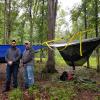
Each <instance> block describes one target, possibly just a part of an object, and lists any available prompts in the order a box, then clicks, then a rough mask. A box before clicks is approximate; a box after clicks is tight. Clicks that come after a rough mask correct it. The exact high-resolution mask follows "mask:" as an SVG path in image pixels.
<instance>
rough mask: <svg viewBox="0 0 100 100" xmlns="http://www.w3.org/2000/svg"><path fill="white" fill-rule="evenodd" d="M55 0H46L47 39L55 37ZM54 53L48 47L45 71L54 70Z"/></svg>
mask: <svg viewBox="0 0 100 100" xmlns="http://www.w3.org/2000/svg"><path fill="white" fill-rule="evenodd" d="M57 3H58V1H57V0H48V36H47V38H48V40H53V39H54V38H55V22H56V12H57ZM54 57H55V53H54V51H52V50H50V49H48V60H47V64H46V69H47V70H46V71H47V72H55V71H56V70H55V58H54Z"/></svg>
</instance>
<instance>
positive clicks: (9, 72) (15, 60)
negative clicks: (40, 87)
mask: <svg viewBox="0 0 100 100" xmlns="http://www.w3.org/2000/svg"><path fill="white" fill-rule="evenodd" d="M20 58H21V51H20V49H19V48H17V47H16V41H15V40H12V43H11V47H10V48H9V49H8V50H7V53H6V56H5V60H6V62H7V67H6V83H5V88H4V90H3V92H6V91H9V90H10V83H11V76H13V87H14V88H17V87H18V81H17V76H18V68H19V63H20ZM21 63H22V65H23V67H24V77H25V88H29V86H31V85H33V84H34V75H33V54H32V49H31V45H30V42H29V41H27V42H25V51H24V53H23V55H22V60H21Z"/></svg>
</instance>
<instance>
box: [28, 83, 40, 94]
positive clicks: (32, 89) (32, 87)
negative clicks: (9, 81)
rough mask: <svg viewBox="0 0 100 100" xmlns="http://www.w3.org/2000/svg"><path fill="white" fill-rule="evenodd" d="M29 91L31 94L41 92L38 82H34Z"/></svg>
mask: <svg viewBox="0 0 100 100" xmlns="http://www.w3.org/2000/svg"><path fill="white" fill-rule="evenodd" d="M28 91H29V94H30V95H32V94H35V93H37V92H39V86H38V85H37V84H34V85H32V86H31V87H30V88H29V89H28Z"/></svg>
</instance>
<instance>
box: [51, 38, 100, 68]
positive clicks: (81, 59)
mask: <svg viewBox="0 0 100 100" xmlns="http://www.w3.org/2000/svg"><path fill="white" fill-rule="evenodd" d="M99 44H100V38H91V39H84V40H83V41H82V56H80V42H79V41H78V42H73V43H71V44H70V45H69V46H67V47H66V48H65V49H64V47H65V45H66V44H54V45H52V47H56V48H57V49H58V50H59V52H60V54H61V56H62V57H63V59H64V60H65V62H66V63H67V64H68V65H70V66H73V69H74V70H75V66H82V65H83V64H84V63H85V62H86V61H87V60H88V59H89V57H90V55H91V54H92V52H93V50H94V49H95V48H96V47H97V46H98V45H99Z"/></svg>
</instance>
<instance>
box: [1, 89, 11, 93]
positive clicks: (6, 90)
mask: <svg viewBox="0 0 100 100" xmlns="http://www.w3.org/2000/svg"><path fill="white" fill-rule="evenodd" d="M9 90H10V89H8V88H5V89H4V90H3V91H2V92H8V91H9Z"/></svg>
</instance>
